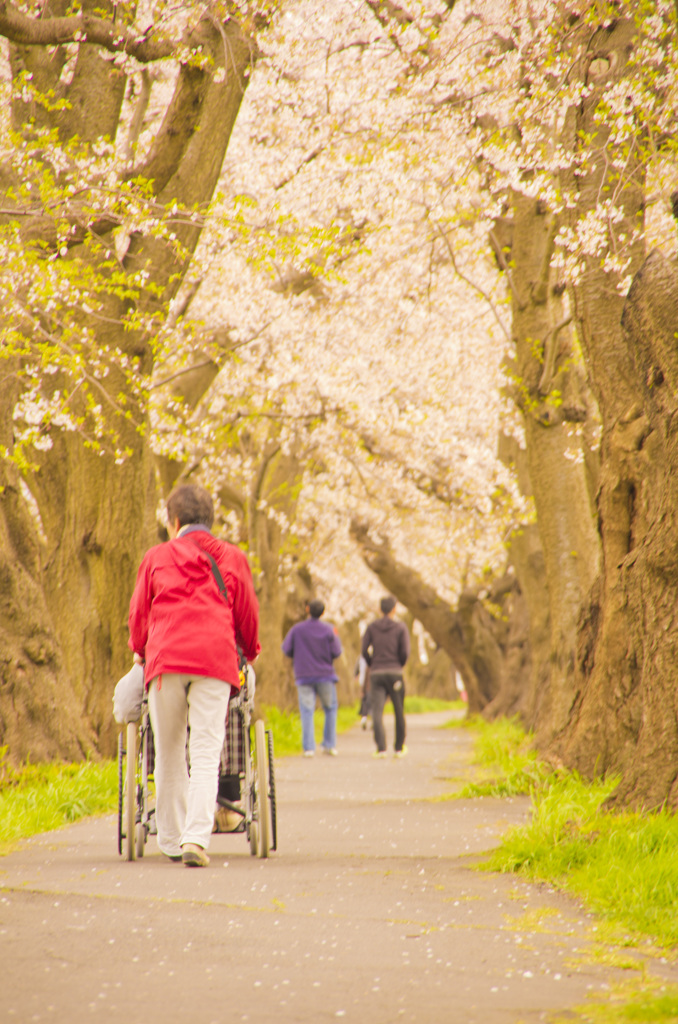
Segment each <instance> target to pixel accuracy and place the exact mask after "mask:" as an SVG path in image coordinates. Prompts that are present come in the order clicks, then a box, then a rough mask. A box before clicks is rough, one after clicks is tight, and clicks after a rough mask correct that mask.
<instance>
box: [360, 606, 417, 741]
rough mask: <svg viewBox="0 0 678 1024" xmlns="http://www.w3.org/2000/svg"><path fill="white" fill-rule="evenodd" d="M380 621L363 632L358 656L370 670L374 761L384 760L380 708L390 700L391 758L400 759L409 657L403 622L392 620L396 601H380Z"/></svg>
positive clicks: (405, 629) (383, 735)
mask: <svg viewBox="0 0 678 1024" xmlns="http://www.w3.org/2000/svg"><path fill="white" fill-rule="evenodd" d="M380 608H381V611H382V617H381V618H380V619H376V620H375V621H374V622H371V623H370V625H369V626H368V627H367V629H366V630H365V635H364V636H363V643H362V656H363V658H364V659H365V661H366V662H367V664H368V665H369V667H370V694H371V702H372V728H373V729H374V741H375V743H376V744H377V749H376V752H375V755H374V756H375V757H386V733H385V732H384V705H385V704H386V700H387V698H389V697H390V698H391V703H392V704H393V711H394V712H395V756H396V757H404V756H405V754H406V753H407V747H406V746H405V684H404V681H403V667H404V665H405V663H406V661H407V659H408V657H409V655H410V635H409V633H408V632H407V627H406V625H405V623H404V622H397V621H396V620H395V608H396V600H395V598H394V597H382V599H381V604H380Z"/></svg>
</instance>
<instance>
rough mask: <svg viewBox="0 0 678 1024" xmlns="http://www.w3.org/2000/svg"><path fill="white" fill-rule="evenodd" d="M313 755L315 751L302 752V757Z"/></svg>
mask: <svg viewBox="0 0 678 1024" xmlns="http://www.w3.org/2000/svg"><path fill="white" fill-rule="evenodd" d="M314 754H315V750H305V751H304V757H313V755H314Z"/></svg>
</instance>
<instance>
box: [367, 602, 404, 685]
mask: <svg viewBox="0 0 678 1024" xmlns="http://www.w3.org/2000/svg"><path fill="white" fill-rule="evenodd" d="M409 654H410V634H409V633H408V632H407V626H406V625H405V623H404V622H397V621H396V620H395V619H391V618H389V616H388V615H384V617H383V618H381V619H376V620H375V621H374V622H371V623H370V624H369V626H368V627H367V629H366V630H365V635H364V637H363V646H362V655H363V658H364V659H365V661H366V662H367V664H368V665H369V666H370V671H371V672H372V673H373V674H374V673H375V672H376V673H378V672H398V673H401V672H402V670H403V665H404V664H405V662H406V661H407V659H408V657H409Z"/></svg>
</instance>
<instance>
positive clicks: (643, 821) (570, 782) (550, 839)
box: [457, 721, 678, 946]
mask: <svg viewBox="0 0 678 1024" xmlns="http://www.w3.org/2000/svg"><path fill="white" fill-rule="evenodd" d="M473 728H474V730H476V731H477V740H476V743H477V746H476V756H477V760H478V763H479V765H480V770H481V771H485V772H488V773H489V774H490V776H491V778H490V780H489V781H487V782H485V781H483V780H481V781H480V782H479V783H477V784H476V783H474V784H473V785H471V786H467V787H466V792H467V795H473V792H474V791H475V792H478V793H481V794H485V793H487V792H492V793H493V794H495V795H496V794H499V795H501V794H503V793H515V792H529V793H530V794H531V798H532V816H531V820H530V821H529V822H528V823H527V824H526V825H523V826H519V827H517V828H514V829H511V830H510V831H509V832H507V833H506V834H505V835H504V836H503V838H502V842H501V845H500V846H499V847H498V848H497V849H496V850H494V851H492V852H491V853H490V854H489V855H488V858H487V860H486V862H485V864H484V865H483V867H485V868H487V869H489V870H494V871H502V872H518V873H520V874H522V875H525V876H527V877H528V878H530V879H535V880H541V881H546V882H550V883H552V884H555V885H557V886H559V887H560V888H562V889H564V890H566V891H568V892H570V893H572V894H573V895H576V896H578V897H580V898H581V899H582V901H583V902H584V903H585V904H586V905H587V906H588V907H589V908H590V909H591V910H593V911H594V912H595V913H596V914H598V915H599V916H600V917H601V918H603V919H604V920H606V921H609V922H611V923H613V924H614V925H617V926H619V927H620V928H621V929H626V930H630V931H631V932H632V933H633V935H634V936H635V937H636V938H637V937H640V936H643V937H649V938H651V939H652V940H653V941H655V942H658V943H659V944H661V945H664V946H671V945H675V944H677V943H678V856H677V855H676V850H678V817H676V816H675V815H673V814H670V813H669V812H667V811H660V812H655V813H652V814H641V813H635V812H633V813H632V812H624V813H613V812H611V811H607V810H604V809H603V807H602V805H603V804H604V802H605V800H606V799H607V797H608V796H609V795H610V794H611V793H612V792H613V791H614V789H615V786H616V784H617V783H616V780H615V779H613V778H611V779H607V780H605V781H597V782H592V783H590V782H586V781H585V780H584V779H582V778H581V777H580V776H578V775H577V774H576V773H572V772H564V771H558V772H553V771H550V770H549V769H548V768H547V767H546V766H545V765H543V764H541V763H540V762H539V760H538V759H537V757H536V755H535V754H534V752H533V751H531V749H530V747H529V744H530V737H529V736H525V735H524V734H523V733H522V732H521V729H520V726H519V725H518V724H517V723H516V722H515V721H514V722H510V721H498V722H494V723H490V724H488V723H485V722H483V723H479V722H476V723H474V725H473ZM523 784H524V786H523V788H522V789H521V788H520V787H521V785H523ZM457 795H458V794H457Z"/></svg>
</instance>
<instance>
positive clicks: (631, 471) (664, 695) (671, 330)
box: [560, 252, 678, 808]
mask: <svg viewBox="0 0 678 1024" xmlns="http://www.w3.org/2000/svg"><path fill="white" fill-rule="evenodd" d="M623 328H624V339H623V340H624V342H625V351H626V353H627V354H628V356H629V357H630V358H632V359H633V360H634V364H635V368H636V373H637V378H636V382H637V387H636V395H637V399H638V403H637V404H636V405H635V406H634V408H633V415H630V416H629V417H626V420H624V419H623V418H621V419H620V420H619V421H618V422H617V424H616V429H615V430H614V431H613V434H612V438H611V441H610V444H609V446H608V451H610V452H613V451H614V452H615V453H617V455H618V458H617V459H616V460H615V461H614V463H613V464H612V465H610V461H611V460H608V464H606V465H604V467H603V469H604V484H603V486H604V487H605V488H607V489H608V490H610V491H613V492H614V491H615V489H616V491H617V493H619V492H620V491H622V492H624V493H625V494H626V496H627V501H626V502H625V503H624V510H623V511H624V515H623V517H621V516H617V517H616V518H610V510H611V506H612V501H610V502H609V503H608V504H607V506H606V507H607V510H608V515H607V517H606V518H605V519H602V517H601V519H602V525H603V529H604V530H605V527H606V526H607V525H608V524H609V526H610V532H611V533H612V537H611V538H610V540H609V541H608V546H607V550H611V549H612V547H613V543H614V545H615V550H616V557H618V559H619V560H618V562H616V563H615V564H614V565H612V566H609V565H608V564H607V563H606V570H607V571H606V576H605V580H604V583H603V587H601V593H600V595H599V602H598V603H597V604H596V603H593V604H592V609H591V613H590V616H589V619H588V621H587V623H586V630H585V631H583V633H582V650H581V664H582V668H583V669H586V668H588V669H589V676H588V680H587V685H583V686H582V692H581V697H580V700H579V702H578V705H577V708H576V715H575V716H574V718H573V721H572V724H571V728H570V729H569V730H568V731H567V732H566V733H565V735H564V737H563V740H562V746H561V748H560V749H561V751H562V756H563V757H564V758H565V759H566V762H567V763H568V764H571V765H572V766H574V767H577V768H578V769H579V770H581V771H583V772H585V773H586V774H588V775H594V774H597V773H604V772H607V771H613V772H618V773H620V774H621V782H620V785H619V787H618V789H617V791H616V792H615V794H614V801H615V802H616V803H618V804H620V805H625V806H627V805H631V806H636V807H640V808H643V807H644V808H655V807H658V806H660V805H662V804H663V803H665V802H666V803H668V804H669V806H671V807H674V808H675V807H678V725H677V723H678V696H677V692H676V685H675V665H676V659H677V658H678V639H677V636H678V633H677V631H676V608H677V607H678V511H677V510H678V433H677V428H676V424H677V423H678V415H677V414H678V401H677V400H676V395H677V394H678V345H677V343H676V338H677V337H678V265H677V264H676V261H675V260H668V259H666V258H665V257H663V256H662V255H661V254H660V253H658V252H654V253H652V254H651V255H650V256H649V257H648V259H647V260H646V262H645V264H644V265H643V267H642V268H641V270H640V271H639V272H638V273H637V274H636V276H635V278H634V282H633V285H632V287H631V290H630V292H629V295H628V298H627V300H626V303H625V306H624V313H623ZM613 466H614V470H615V471H616V472H615V471H613Z"/></svg>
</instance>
